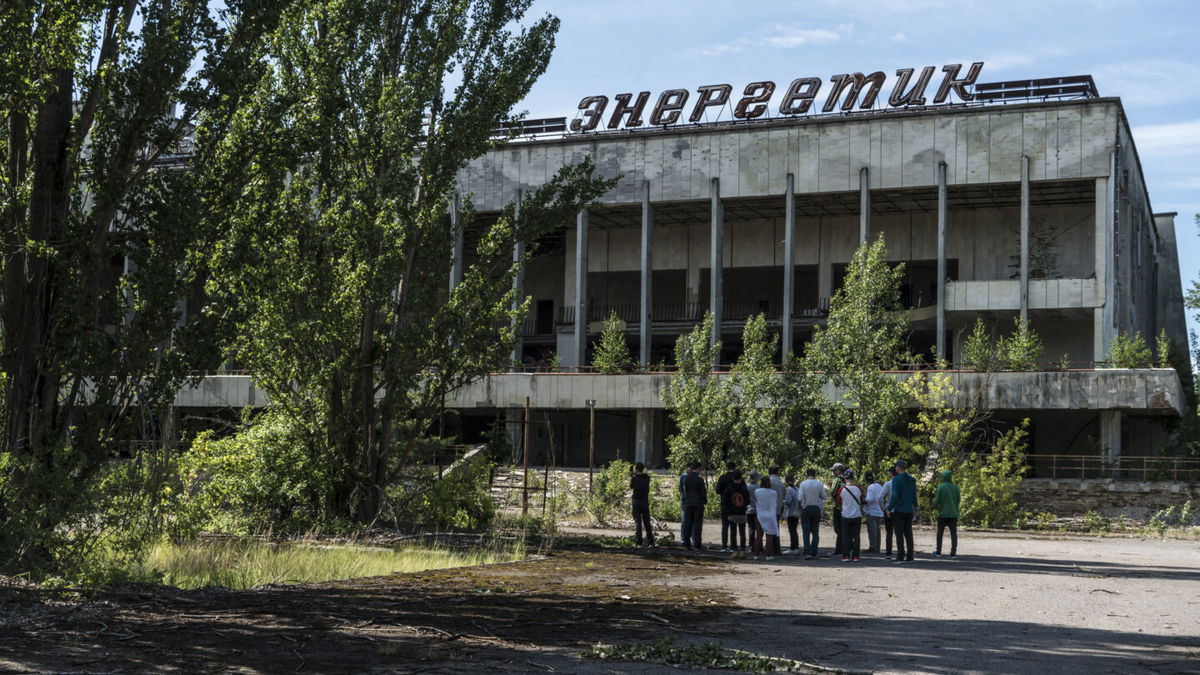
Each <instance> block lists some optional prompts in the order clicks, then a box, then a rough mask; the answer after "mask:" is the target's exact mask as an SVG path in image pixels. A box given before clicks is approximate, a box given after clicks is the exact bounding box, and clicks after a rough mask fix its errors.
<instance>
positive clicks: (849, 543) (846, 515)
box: [834, 469, 863, 562]
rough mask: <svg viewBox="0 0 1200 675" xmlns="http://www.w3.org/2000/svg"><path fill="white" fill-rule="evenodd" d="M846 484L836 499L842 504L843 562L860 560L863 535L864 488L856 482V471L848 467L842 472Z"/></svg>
mask: <svg viewBox="0 0 1200 675" xmlns="http://www.w3.org/2000/svg"><path fill="white" fill-rule="evenodd" d="M842 478H844V479H845V480H846V484H845V485H843V486H842V489H841V490H839V491H838V493H837V495H835V496H834V499H836V500H837V501H839V502H841V504H842V541H843V542H844V551H845V552H844V553H842V562H851V561H853V562H858V554H859V539H860V538H861V536H862V515H863V489H862V488H861V487H859V486H858V485H855V484H854V471H852V470H850V469H846V472H845V473H843V474H842Z"/></svg>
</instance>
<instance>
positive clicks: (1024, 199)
mask: <svg viewBox="0 0 1200 675" xmlns="http://www.w3.org/2000/svg"><path fill="white" fill-rule="evenodd" d="M1020 277H1021V320H1022V321H1027V320H1029V156H1028V155H1021V273H1020Z"/></svg>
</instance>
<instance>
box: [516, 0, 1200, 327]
mask: <svg viewBox="0 0 1200 675" xmlns="http://www.w3.org/2000/svg"><path fill="white" fill-rule="evenodd" d="M546 13H550V14H554V15H555V16H558V17H559V18H560V19H561V20H562V28H561V30H560V32H559V35H558V47H557V49H556V51H555V55H554V59H553V61H552V62H551V64H550V68H549V70H548V71H547V72H546V74H545V76H544V77H543V78H542V79H541V80H540V81H539V82H538V83H537V85H536V86H535V87H534V89H533V91H532V92H530V95H529V97H528V98H527V100H526V102H525V104H524V106H523V107H524V108H525V109H526V110H527V111H528V112H529V114H530V116H531V117H553V116H560V115H566V116H568V117H572V116H573V115H574V113H575V108H576V106H577V105H578V103H579V99H581V98H583V97H584V96H587V95H590V94H603V95H606V96H608V97H609V98H610V99H611V97H612V96H613V95H614V94H617V93H620V92H628V91H632V92H638V91H644V90H648V91H650V92H652V98H651V105H653V102H654V100H656V97H657V95H658V93H659V92H661V91H662V90H664V89H671V88H684V89H689V90H691V91H692V92H693V96H694V95H695V94H694V92H695V89H696V87H697V86H699V85H705V84H719V83H730V84H732V85H733V86H734V89H735V92H734V93H735V94H736V93H738V90H739V89H740V87H742V86H744V85H745V84H747V83H749V82H753V81H756V80H772V81H774V82H776V83H777V84H778V85H779V87H781V88H783V87H786V86H787V83H789V82H791V81H792V80H793V79H795V78H797V77H810V76H813V77H821V78H824V79H825V80H826V82H828V78H829V76H831V75H834V74H837V73H845V72H855V71H861V72H871V71H875V70H882V71H884V72H886V73H888V74H889V84H887V85H885V88H884V91H885V92H890V91H891V82H892V80H893V78H892V74H893V73H895V71H896V69H897V68H917V69H918V72H919V70H920V68H921V67H923V66H926V65H933V66H937V67H938V71H939V72H938V73H937V75H935V77H934V81H933V85H932V86H931V90H932V89H934V88H935V87H936V85H937V83H938V82H940V77H941V72H940V70H941V66H942V65H943V64H947V63H962V64H964V67H965V65H967V64H970V63H971V62H973V61H983V62H984V63H985V64H986V65H985V66H984V69H983V72H982V74H981V75H980V78H979V81H981V82H994V81H1001V80H1015V79H1024V78H1036V77H1053V76H1060V75H1079V74H1091V75H1092V76H1094V77H1095V79H1096V86H1097V88H1098V89H1099V91H1100V94H1101V95H1103V96H1120V97H1121V98H1122V100H1123V102H1124V105H1125V111H1126V114H1127V115H1128V117H1129V121H1130V124H1131V125H1132V126H1133V135H1134V142H1135V143H1136V144H1137V148H1138V152H1139V154H1140V156H1141V159H1142V167H1143V170H1144V172H1145V176H1146V182H1147V184H1148V186H1149V191H1150V201H1151V204H1152V205H1153V208H1154V210H1155V211H1158V212H1162V211H1178V212H1179V216H1178V217H1177V218H1176V221H1175V222H1176V230H1177V234H1178V237H1179V244H1180V262H1181V274H1182V277H1183V284H1184V286H1185V287H1186V286H1189V285H1190V284H1191V281H1192V280H1194V279H1196V278H1197V277H1198V276H1200V237H1198V236H1197V228H1196V227H1195V225H1194V224H1193V220H1192V218H1193V215H1194V214H1196V213H1200V170H1198V169H1200V159H1198V158H1200V58H1197V54H1200V48H1198V47H1197V41H1200V1H1197V0H1162V1H1153V0H1041V1H1040V2H1027V1H1024V0H1019V1H1018V0H1004V1H1000V0H994V1H983V0H791V1H784V0H753V1H752V2H746V1H743V2H729V1H723V2H716V1H705V0H660V1H659V2H648V1H646V0H534V4H533V8H532V10H531V14H532V15H540V14H546ZM964 72H965V70H964ZM824 89H825V90H826V91H827V89H828V84H827V85H826V87H825V88H824ZM779 93H780V92H778V91H777V93H776V102H777V101H778V97H779ZM824 93H825V92H824V91H823V92H822V94H821V95H819V97H818V100H820V99H821V98H823V95H824ZM931 93H932V91H931ZM885 95H886V94H885ZM610 105H611V104H610ZM775 109H776V106H772V112H774V110H775ZM1189 324H1190V325H1191V326H1192V327H1194V328H1195V327H1197V324H1196V322H1195V321H1191V320H1189Z"/></svg>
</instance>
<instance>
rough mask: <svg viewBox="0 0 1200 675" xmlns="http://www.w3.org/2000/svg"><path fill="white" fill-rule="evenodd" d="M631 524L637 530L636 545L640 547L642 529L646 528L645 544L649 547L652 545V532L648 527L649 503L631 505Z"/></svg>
mask: <svg viewBox="0 0 1200 675" xmlns="http://www.w3.org/2000/svg"><path fill="white" fill-rule="evenodd" d="M633 522H634V525H635V527H636V528H637V535H636V536H637V545H638V546H641V545H642V528H643V527H645V528H646V543H647V544H648V545H650V546H653V545H654V530H653V529H652V528H651V527H650V503H649V502H634V503H633Z"/></svg>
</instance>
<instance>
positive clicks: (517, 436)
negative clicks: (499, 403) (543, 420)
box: [504, 408, 525, 464]
mask: <svg viewBox="0 0 1200 675" xmlns="http://www.w3.org/2000/svg"><path fill="white" fill-rule="evenodd" d="M524 419H525V411H524V410H523V409H522V408H506V409H505V410H504V422H505V424H504V426H505V427H506V429H505V431H507V432H508V442H509V443H511V444H512V461H513V462H515V463H517V464H520V462H521V440H522V438H521V434H522V433H523V432H524V428H525V425H524V424H522V422H523V421H524Z"/></svg>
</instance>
